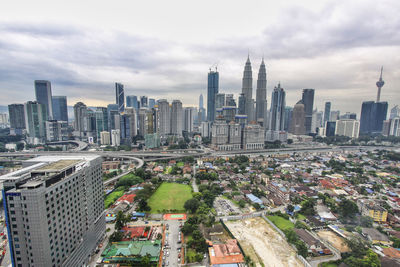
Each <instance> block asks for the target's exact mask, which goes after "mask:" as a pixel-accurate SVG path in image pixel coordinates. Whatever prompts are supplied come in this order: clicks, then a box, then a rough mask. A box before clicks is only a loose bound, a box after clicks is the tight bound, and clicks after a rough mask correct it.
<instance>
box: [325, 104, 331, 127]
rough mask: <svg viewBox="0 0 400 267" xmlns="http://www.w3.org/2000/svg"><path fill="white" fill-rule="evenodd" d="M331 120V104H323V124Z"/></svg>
mask: <svg viewBox="0 0 400 267" xmlns="http://www.w3.org/2000/svg"><path fill="white" fill-rule="evenodd" d="M330 118H331V102H325V110H324V123H325V122H327V121H329V120H330Z"/></svg>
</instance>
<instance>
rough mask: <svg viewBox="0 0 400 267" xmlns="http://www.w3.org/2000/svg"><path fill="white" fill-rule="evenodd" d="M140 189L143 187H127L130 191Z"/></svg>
mask: <svg viewBox="0 0 400 267" xmlns="http://www.w3.org/2000/svg"><path fill="white" fill-rule="evenodd" d="M142 189H143V187H141V186H137V187H131V188H129V190H130V191H135V190H142Z"/></svg>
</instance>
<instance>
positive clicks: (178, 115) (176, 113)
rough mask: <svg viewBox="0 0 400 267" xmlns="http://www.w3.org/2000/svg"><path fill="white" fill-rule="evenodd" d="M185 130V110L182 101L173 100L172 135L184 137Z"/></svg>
mask: <svg viewBox="0 0 400 267" xmlns="http://www.w3.org/2000/svg"><path fill="white" fill-rule="evenodd" d="M182 130H183V109H182V102H181V101H180V100H173V101H172V107H171V133H172V134H175V135H178V136H182Z"/></svg>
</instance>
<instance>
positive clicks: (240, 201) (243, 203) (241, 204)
mask: <svg viewBox="0 0 400 267" xmlns="http://www.w3.org/2000/svg"><path fill="white" fill-rule="evenodd" d="M238 204H239V207H241V208H244V207H245V206H246V201H244V200H243V199H241V200H239V202H238Z"/></svg>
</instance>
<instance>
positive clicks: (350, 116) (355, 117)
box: [340, 112, 357, 120]
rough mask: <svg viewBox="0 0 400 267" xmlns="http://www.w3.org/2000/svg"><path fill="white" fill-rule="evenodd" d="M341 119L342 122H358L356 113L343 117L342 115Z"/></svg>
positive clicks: (347, 113) (348, 113) (346, 114)
mask: <svg viewBox="0 0 400 267" xmlns="http://www.w3.org/2000/svg"><path fill="white" fill-rule="evenodd" d="M340 119H341V120H348V119H350V120H356V119H357V114H356V113H350V112H346V113H345V114H343V115H340Z"/></svg>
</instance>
